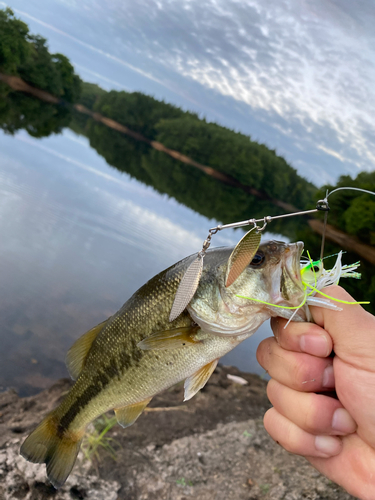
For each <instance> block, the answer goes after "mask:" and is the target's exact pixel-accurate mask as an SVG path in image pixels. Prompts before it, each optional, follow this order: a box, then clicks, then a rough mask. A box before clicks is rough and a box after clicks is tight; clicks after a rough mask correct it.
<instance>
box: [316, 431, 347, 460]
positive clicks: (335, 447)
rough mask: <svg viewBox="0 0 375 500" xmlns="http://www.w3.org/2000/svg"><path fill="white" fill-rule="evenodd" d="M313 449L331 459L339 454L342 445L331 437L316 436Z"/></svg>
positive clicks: (338, 440)
mask: <svg viewBox="0 0 375 500" xmlns="http://www.w3.org/2000/svg"><path fill="white" fill-rule="evenodd" d="M315 448H316V449H317V451H319V452H320V453H324V455H327V456H329V457H332V456H334V455H338V454H339V453H340V451H341V448H342V443H341V440H340V439H339V438H335V437H332V436H316V438H315Z"/></svg>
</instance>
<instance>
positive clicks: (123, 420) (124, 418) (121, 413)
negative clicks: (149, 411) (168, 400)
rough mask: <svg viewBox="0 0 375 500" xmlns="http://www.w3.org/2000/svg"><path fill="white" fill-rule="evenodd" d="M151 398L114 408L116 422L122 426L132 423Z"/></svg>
mask: <svg viewBox="0 0 375 500" xmlns="http://www.w3.org/2000/svg"><path fill="white" fill-rule="evenodd" d="M151 399H152V398H149V399H145V400H144V401H141V402H140V403H136V404H134V405H128V406H123V407H121V408H115V414H116V418H117V422H118V423H119V424H120V425H121V426H122V427H124V428H125V427H129V425H132V424H134V422H135V421H136V420H137V418H138V417H139V415H140V414H141V413H142V412H143V410H144V409H145V408H146V406H147V405H148V403H149V402H150V401H151Z"/></svg>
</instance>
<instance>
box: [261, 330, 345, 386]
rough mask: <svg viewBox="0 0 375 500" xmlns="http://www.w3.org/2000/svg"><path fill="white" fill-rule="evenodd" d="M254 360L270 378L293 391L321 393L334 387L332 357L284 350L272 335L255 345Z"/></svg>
mask: <svg viewBox="0 0 375 500" xmlns="http://www.w3.org/2000/svg"><path fill="white" fill-rule="evenodd" d="M257 360H258V362H259V364H260V365H261V366H263V368H264V369H265V370H267V372H268V373H269V374H270V376H271V377H272V378H274V379H276V380H277V381H278V382H280V383H281V384H283V385H286V386H288V387H290V388H292V389H295V390H297V391H303V392H308V391H309V392H321V391H327V390H331V389H332V388H334V387H335V379H334V374H333V366H332V358H318V357H315V356H310V355H309V354H304V353H296V352H292V351H286V350H285V349H283V348H282V347H280V346H279V345H278V343H277V342H276V340H275V339H274V338H268V339H265V340H263V341H262V342H261V343H260V344H259V346H258V349H257Z"/></svg>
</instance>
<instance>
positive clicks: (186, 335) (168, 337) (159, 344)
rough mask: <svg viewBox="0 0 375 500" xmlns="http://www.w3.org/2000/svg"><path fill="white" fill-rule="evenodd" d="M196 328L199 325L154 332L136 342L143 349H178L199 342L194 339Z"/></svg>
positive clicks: (197, 328)
mask: <svg viewBox="0 0 375 500" xmlns="http://www.w3.org/2000/svg"><path fill="white" fill-rule="evenodd" d="M198 330H199V326H187V327H183V328H173V329H172V330H165V331H163V332H156V333H153V334H152V335H150V336H149V337H147V338H146V339H144V340H142V341H141V342H138V344H137V346H138V347H139V348H140V349H143V350H144V351H149V350H155V349H178V348H179V347H186V346H191V345H193V344H197V343H200V341H199V340H197V339H196V334H197V332H198Z"/></svg>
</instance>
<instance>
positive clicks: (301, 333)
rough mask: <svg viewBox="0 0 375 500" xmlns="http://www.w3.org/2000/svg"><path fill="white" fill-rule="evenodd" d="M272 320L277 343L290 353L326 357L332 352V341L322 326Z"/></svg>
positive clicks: (281, 319) (277, 319)
mask: <svg viewBox="0 0 375 500" xmlns="http://www.w3.org/2000/svg"><path fill="white" fill-rule="evenodd" d="M286 324H287V320H285V319H283V318H272V319H271V327H272V330H273V334H274V335H275V339H276V340H277V343H278V344H279V345H280V346H281V347H283V348H284V349H287V350H288V351H296V352H305V353H307V354H312V355H313V356H319V357H323V358H324V357H326V356H329V354H330V353H331V351H332V339H331V337H330V336H329V334H328V333H327V332H326V331H325V330H324V329H323V328H321V327H320V326H318V325H315V324H314V323H306V322H303V323H302V322H301V323H300V322H294V321H291V322H290V323H289V325H288V326H287V327H285V325H286Z"/></svg>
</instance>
